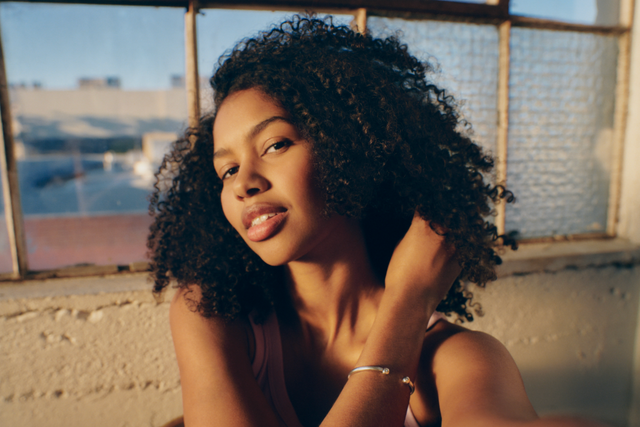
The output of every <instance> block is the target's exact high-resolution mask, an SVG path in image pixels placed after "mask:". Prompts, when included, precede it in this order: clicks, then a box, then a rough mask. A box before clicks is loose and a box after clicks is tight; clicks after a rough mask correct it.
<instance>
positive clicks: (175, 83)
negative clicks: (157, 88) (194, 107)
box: [171, 74, 185, 89]
mask: <svg viewBox="0 0 640 427" xmlns="http://www.w3.org/2000/svg"><path fill="white" fill-rule="evenodd" d="M184 87H185V80H184V76H181V75H178V74H174V75H172V76H171V88H172V89H184Z"/></svg>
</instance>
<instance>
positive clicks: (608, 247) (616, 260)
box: [497, 239, 640, 277]
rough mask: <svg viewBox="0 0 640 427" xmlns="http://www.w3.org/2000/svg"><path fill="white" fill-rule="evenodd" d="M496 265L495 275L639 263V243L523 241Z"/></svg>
mask: <svg viewBox="0 0 640 427" xmlns="http://www.w3.org/2000/svg"><path fill="white" fill-rule="evenodd" d="M501 257H502V261H503V263H502V265H500V266H499V267H498V268H497V273H498V277H505V276H512V275H518V274H530V273H539V272H554V271H560V270H564V269H581V268H587V267H602V266H607V265H624V266H631V265H635V264H638V263H640V246H639V245H637V244H634V243H631V242H630V241H628V240H624V239H599V240H580V241H573V242H546V243H522V244H520V247H519V248H518V250H517V251H509V252H508V253H505V254H504V255H501Z"/></svg>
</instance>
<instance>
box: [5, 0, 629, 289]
mask: <svg viewBox="0 0 640 427" xmlns="http://www.w3.org/2000/svg"><path fill="white" fill-rule="evenodd" d="M131 3H132V4H133V3H135V2H131ZM245 3H246V4H245ZM301 3H305V2H304V1H303V2H301ZM308 3H309V7H319V8H322V6H323V4H325V1H324V0H322V1H313V2H311V1H309V2H308ZM362 3H363V2H355V1H353V0H347V1H345V2H344V9H342V10H338V11H336V10H330V12H331V13H332V14H333V15H334V16H335V20H336V21H337V22H338V23H344V24H349V23H350V22H352V21H354V22H358V23H359V24H360V26H363V24H365V25H366V26H367V27H368V30H369V31H371V32H372V34H374V35H376V36H378V35H388V34H390V33H394V32H396V31H398V30H400V31H401V32H402V33H403V35H402V37H403V40H404V41H405V42H407V43H408V45H409V47H410V50H411V51H412V53H414V54H415V55H417V56H418V57H420V58H422V59H426V60H430V61H432V62H433V63H434V64H436V65H438V66H439V68H438V69H439V70H440V72H439V73H438V74H436V76H435V79H436V83H438V84H439V85H442V86H443V87H445V88H446V89H447V90H448V91H449V92H450V93H452V94H453V95H454V96H455V98H456V99H457V100H458V101H459V103H460V108H461V113H462V115H463V117H464V118H465V119H467V120H468V121H469V122H470V123H472V125H473V132H474V138H475V139H476V140H477V141H478V142H479V143H480V144H481V145H483V146H484V147H485V149H487V150H488V151H490V152H492V153H493V154H494V155H495V156H496V158H497V169H496V176H495V177H493V179H495V180H497V182H504V181H506V182H507V185H508V187H509V188H510V189H512V190H513V191H514V192H515V193H516V195H517V198H518V202H517V204H516V205H510V206H508V207H506V209H505V207H504V205H501V206H499V209H498V210H499V212H498V216H497V218H496V223H497V225H498V226H499V228H500V229H501V230H503V231H506V232H511V231H514V232H517V233H518V237H519V238H521V239H540V238H542V239H545V238H552V239H558V238H565V237H566V236H569V237H571V236H575V235H579V236H587V237H592V238H595V237H607V236H613V234H614V230H615V227H614V226H615V218H616V209H617V206H616V205H617V193H618V192H619V182H618V181H619V178H617V177H618V174H616V171H617V170H619V169H620V161H621V159H620V158H618V157H619V156H618V157H617V155H615V153H617V152H618V151H619V147H621V144H622V128H623V125H624V116H625V108H626V105H625V99H624V98H625V97H624V96H620V95H621V94H622V95H625V94H624V92H623V91H622V92H621V90H620V88H624V87H625V85H626V80H627V78H628V70H627V68H628V62H627V59H628V58H627V56H628V40H629V31H630V28H629V27H630V11H631V6H632V5H631V0H563V1H560V2H558V1H551V0H511V1H510V2H509V1H508V0H486V1H485V0H478V1H475V0H474V1H471V0H467V1H444V0H443V1H437V2H420V3H416V2H410V1H404V0H401V1H393V2H392V1H389V2H387V3H385V5H384V6H380V5H379V2H376V6H375V8H373V6H372V9H370V10H365V9H362V8H360V9H356V7H360V6H362V5H363V4H362ZM364 3H367V2H364ZM163 4H168V2H163V1H161V0H158V1H157V2H156V3H154V6H162V5H163ZM250 4H252V3H251V2H245V1H238V2H236V6H237V7H241V8H242V9H233V10H225V9H219V8H207V7H208V5H207V3H206V2H202V3H200V6H201V9H200V10H199V11H198V12H199V13H198V14H197V15H196V14H194V11H193V9H189V10H188V11H187V15H186V20H185V17H184V16H183V15H184V9H182V8H179V7H148V6H147V7H145V6H135V5H131V6H113V5H97V4H73V5H63V4H55V3H28V2H24V3H23V2H3V3H0V28H1V29H2V46H3V49H4V64H5V69H6V80H7V82H8V87H9V89H8V92H7V93H6V95H7V98H8V100H9V105H6V104H4V103H3V104H2V105H0V107H2V108H3V110H5V111H6V110H7V109H9V110H10V115H11V116H12V121H11V123H10V125H9V126H8V131H7V132H5V144H8V145H10V148H11V149H12V150H13V151H12V152H13V153H14V154H13V158H12V159H8V160H9V161H8V162H7V167H3V168H2V171H3V176H2V179H3V183H4V186H3V189H2V191H3V193H2V194H3V195H4V200H5V202H6V203H5V204H4V205H3V209H4V211H6V214H5V216H3V217H2V218H1V219H0V220H2V224H1V225H2V226H1V227H0V256H1V258H0V259H1V261H0V277H9V276H11V277H32V276H33V275H34V274H42V273H34V272H41V271H46V270H50V271H52V272H54V273H48V274H50V275H57V274H64V272H65V271H71V270H66V269H69V268H71V269H73V268H75V269H77V268H79V267H80V268H88V267H86V266H104V268H105V269H107V270H108V271H118V270H129V271H130V270H136V269H137V268H144V261H145V258H144V256H145V246H144V243H145V238H146V233H147V227H148V225H149V222H150V219H149V217H148V216H147V213H146V210H147V207H146V205H147V200H146V198H147V196H148V194H149V193H150V191H151V189H152V182H153V181H152V180H153V171H154V169H156V168H157V165H158V163H159V161H160V159H161V158H162V155H163V153H164V152H165V151H166V149H167V147H168V145H169V143H170V142H171V141H172V140H173V139H174V138H175V137H176V135H177V134H179V133H180V132H181V131H182V130H183V129H184V128H185V127H186V126H187V123H188V121H189V120H193V119H194V118H195V117H196V116H197V115H198V114H199V111H206V110H208V109H210V108H211V103H210V102H211V101H210V100H211V92H210V89H209V85H208V77H209V75H210V74H211V71H212V70H213V68H214V66H215V64H216V61H217V58H218V57H219V56H220V55H221V54H222V53H223V52H224V51H225V50H226V49H228V48H230V47H231V46H233V44H234V43H235V42H237V41H238V40H240V39H242V38H243V37H246V36H250V35H251V34H253V33H254V32H255V31H257V30H259V29H264V28H267V27H268V26H269V25H271V24H273V23H277V22H280V21H281V20H282V18H283V17H284V16H288V15H290V14H291V13H295V12H296V11H287V10H275V11H273V10H266V9H262V10H249V8H250V7H251V6H250ZM327 4H329V3H328V2H327ZM351 4H353V6H350V5H351ZM332 5H333V3H332ZM170 6H189V4H188V2H186V1H185V2H182V1H180V0H176V1H175V2H173V3H171V5H170ZM364 6H366V4H364ZM273 7H274V8H276V7H277V4H274V6H273ZM320 12H323V11H322V10H320ZM185 23H186V27H185ZM185 28H186V31H185ZM196 28H197V30H195V29H196ZM43 34H46V36H43ZM185 34H186V37H185ZM195 46H197V50H196V49H194V47H195ZM185 57H186V58H187V60H186V62H185V59H184V58H185ZM198 70H199V73H198ZM0 83H1V82H0ZM198 87H199V91H196V90H194V89H196V88H198ZM616 94H618V96H616ZM9 107H10V108H9ZM5 116H6V115H5V114H4V113H3V120H4V121H3V125H5V127H6V126H7V123H6V119H5ZM9 151H11V150H9ZM612 153H613V154H612ZM12 161H13V162H14V163H15V164H16V166H15V169H12V168H14V166H12ZM16 169H17V180H16V176H15V174H13V173H12V171H14V170H16ZM18 187H19V194H18V195H16V194H13V193H15V190H11V191H9V189H10V188H11V189H14V188H18ZM12 192H13V193H12ZM12 203H13V204H14V205H15V206H18V207H19V209H17V211H16V209H14V210H13V211H12V209H11V205H12ZM5 207H6V209H5ZM4 211H3V212H4ZM14 236H15V237H14ZM21 236H23V237H21ZM16 256H17V257H18V260H19V261H20V262H17V261H18V260H17V259H16ZM12 260H13V261H12ZM140 263H141V264H140ZM15 265H18V267H16V266H15ZM109 269H110V270H109ZM107 270H104V269H103V270H100V269H97V270H96V269H93V270H91V269H89V270H87V271H107ZM30 272H31V273H30ZM7 273H10V275H7ZM2 274H4V276H1V275H2Z"/></svg>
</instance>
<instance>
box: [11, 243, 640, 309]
mask: <svg viewBox="0 0 640 427" xmlns="http://www.w3.org/2000/svg"><path fill="white" fill-rule="evenodd" d="M501 256H502V260H503V264H502V265H500V266H499V267H498V269H497V272H498V277H506V276H512V275H518V274H530V273H542V272H554V271H560V270H564V269H571V268H573V269H582V268H587V267H600V266H607V265H629V266H631V265H635V264H639V263H640V246H638V245H636V244H633V243H631V242H629V241H628V240H624V239H607V240H582V241H573V242H550V243H525V244H521V245H520V248H519V249H518V250H517V251H515V252H514V251H509V252H508V253H505V254H504V255H501ZM151 287H152V284H151V283H150V281H149V279H148V273H146V272H141V273H120V274H112V275H103V276H88V277H65V278H50V279H42V280H26V281H21V282H10V281H7V282H0V302H2V301H9V300H25V299H33V298H53V297H62V296H71V295H77V296H80V295H99V294H114V293H120V292H132V291H145V292H148V293H149V298H152V296H151Z"/></svg>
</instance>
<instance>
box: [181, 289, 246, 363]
mask: <svg viewBox="0 0 640 427" xmlns="http://www.w3.org/2000/svg"><path fill="white" fill-rule="evenodd" d="M201 295H202V294H201V290H200V287H199V286H196V285H193V286H190V287H189V288H180V289H178V290H177V291H176V293H175V295H174V296H173V298H172V300H171V304H170V308H169V321H170V324H171V333H172V335H173V339H174V343H175V344H176V351H178V350H179V349H178V345H186V346H189V347H191V346H192V345H202V344H204V346H205V347H206V348H207V349H208V350H214V349H215V348H216V347H218V348H226V349H229V346H232V347H236V348H237V349H238V350H243V352H244V353H245V354H247V355H248V356H249V357H252V353H253V347H254V340H253V336H252V331H251V327H250V325H249V322H248V320H247V319H246V318H244V317H243V318H238V319H236V320H234V321H227V320H224V319H222V318H219V317H211V318H205V317H203V316H202V315H201V314H200V313H199V312H198V311H197V304H198V301H200V298H201Z"/></svg>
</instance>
